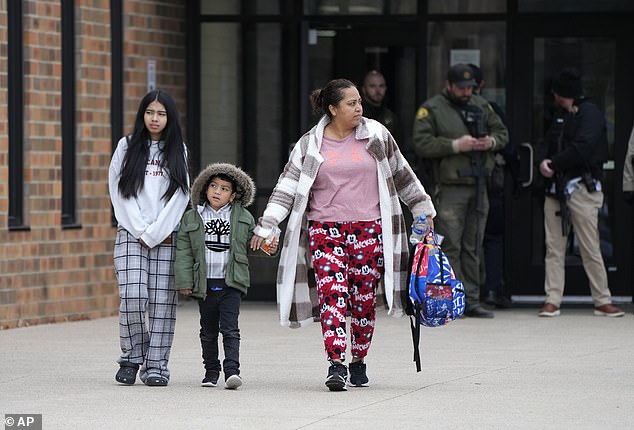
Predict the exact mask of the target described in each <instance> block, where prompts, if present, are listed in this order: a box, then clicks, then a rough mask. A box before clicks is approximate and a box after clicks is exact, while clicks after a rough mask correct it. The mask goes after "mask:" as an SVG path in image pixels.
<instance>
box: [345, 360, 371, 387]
mask: <svg viewBox="0 0 634 430" xmlns="http://www.w3.org/2000/svg"><path fill="white" fill-rule="evenodd" d="M348 368H349V369H350V380H349V381H348V385H350V386H351V387H367V386H368V382H370V380H369V379H368V375H366V373H365V363H364V362H363V361H357V362H354V363H350V365H349V366H348Z"/></svg>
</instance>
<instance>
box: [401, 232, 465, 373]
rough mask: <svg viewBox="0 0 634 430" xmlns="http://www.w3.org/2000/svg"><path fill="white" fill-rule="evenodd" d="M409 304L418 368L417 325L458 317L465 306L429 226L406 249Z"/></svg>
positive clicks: (437, 323)
mask: <svg viewBox="0 0 634 430" xmlns="http://www.w3.org/2000/svg"><path fill="white" fill-rule="evenodd" d="M410 261H411V263H410V266H409V267H410V275H409V306H408V309H407V313H408V314H409V315H410V325H411V329H412V341H413V343H414V361H415V362H416V371H417V372H420V370H421V365H420V351H419V343H420V326H421V325H423V326H425V327H439V326H442V325H445V324H447V323H449V322H451V321H453V320H455V319H458V318H460V316H461V315H462V314H463V313H464V309H465V294H464V288H463V286H462V282H460V281H459V280H457V279H456V277H455V275H454V273H453V269H452V268H451V265H450V264H449V259H448V258H447V255H445V253H444V252H443V251H442V249H441V248H440V245H438V240H437V236H436V234H435V233H434V232H433V231H432V230H430V231H429V233H427V235H426V236H425V238H424V240H423V241H422V242H421V243H418V244H416V245H415V246H414V249H412V252H411V253H410Z"/></svg>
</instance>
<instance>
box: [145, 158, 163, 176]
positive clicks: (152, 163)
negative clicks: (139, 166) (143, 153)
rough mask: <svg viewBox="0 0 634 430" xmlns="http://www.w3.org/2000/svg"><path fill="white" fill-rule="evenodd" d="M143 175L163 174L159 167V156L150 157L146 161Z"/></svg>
mask: <svg viewBox="0 0 634 430" xmlns="http://www.w3.org/2000/svg"><path fill="white" fill-rule="evenodd" d="M145 176H163V168H162V167H161V160H160V159H159V158H152V159H151V160H148V161H147V167H146V168H145Z"/></svg>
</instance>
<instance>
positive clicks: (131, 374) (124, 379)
mask: <svg viewBox="0 0 634 430" xmlns="http://www.w3.org/2000/svg"><path fill="white" fill-rule="evenodd" d="M119 366H120V367H119V370H118V371H117V374H116V375H115V377H114V379H116V381H117V382H118V383H120V384H125V385H133V384H134V382H135V381H136V374H137V372H138V371H139V365H138V364H136V363H130V362H129V361H124V362H122V363H121V364H119Z"/></svg>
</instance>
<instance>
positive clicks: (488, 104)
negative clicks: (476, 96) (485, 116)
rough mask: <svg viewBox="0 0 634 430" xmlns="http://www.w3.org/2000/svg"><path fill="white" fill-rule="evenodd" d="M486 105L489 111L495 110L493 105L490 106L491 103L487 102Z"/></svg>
mask: <svg viewBox="0 0 634 430" xmlns="http://www.w3.org/2000/svg"><path fill="white" fill-rule="evenodd" d="M487 106H488V107H489V111H491V112H495V111H494V110H493V106H491V103H487Z"/></svg>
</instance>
